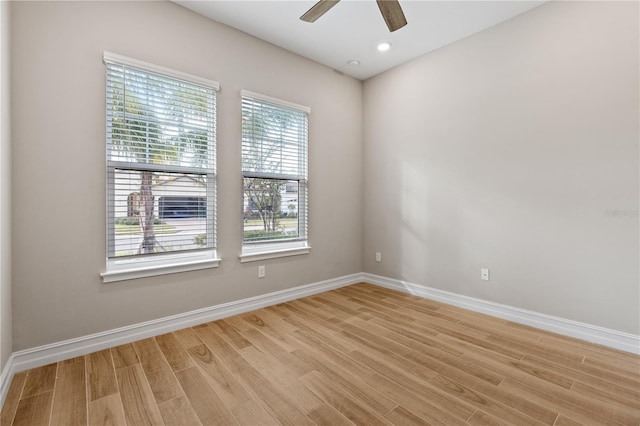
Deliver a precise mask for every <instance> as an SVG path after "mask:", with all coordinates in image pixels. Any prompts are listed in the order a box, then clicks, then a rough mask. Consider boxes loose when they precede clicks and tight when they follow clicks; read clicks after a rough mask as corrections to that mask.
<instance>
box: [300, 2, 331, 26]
mask: <svg viewBox="0 0 640 426" xmlns="http://www.w3.org/2000/svg"><path fill="white" fill-rule="evenodd" d="M339 1H340V0H320V1H319V2H318V3H316V4H314V5H313V7H311V9H309V10H307V11H306V12H305V14H304V15H302V16H301V17H300V19H302V20H303V21H305V22H316V19H318V18H319V17H321V16H322V15H324V14H325V13H327V12H328V11H329V9H331V8H332V7H333V6H335V5H336V4H338V2H339Z"/></svg>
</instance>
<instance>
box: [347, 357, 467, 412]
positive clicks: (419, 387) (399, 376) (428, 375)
mask: <svg viewBox="0 0 640 426" xmlns="http://www.w3.org/2000/svg"><path fill="white" fill-rule="evenodd" d="M353 355H354V357H355V358H356V359H357V360H359V361H360V362H362V363H363V364H366V365H368V366H370V367H371V368H372V369H373V370H374V371H376V373H377V374H378V375H380V376H383V377H384V378H385V379H387V380H389V381H391V382H393V383H395V384H396V385H399V386H402V387H403V388H406V389H408V390H409V391H411V392H413V393H415V394H416V395H420V397H421V398H426V399H427V400H428V401H429V403H430V404H431V405H433V406H434V407H436V408H437V409H439V410H443V411H446V412H448V413H451V414H452V415H453V416H455V417H457V418H459V419H461V420H465V419H468V418H469V417H470V416H471V414H473V412H474V411H475V408H473V407H472V406H471V405H469V404H467V403H465V402H464V401H462V400H460V399H456V398H453V397H451V396H449V395H448V394H447V393H444V392H440V391H439V390H438V389H436V388H434V387H432V386H431V385H430V384H429V380H430V379H432V378H433V377H435V375H436V374H435V373H434V372H432V371H429V370H427V369H424V368H422V366H420V365H418V364H415V363H412V362H407V363H406V365H398V364H395V363H391V362H385V361H381V360H377V359H374V358H373V357H370V356H368V355H366V354H363V353H361V352H358V351H355V352H354V354H353ZM365 381H366V379H365ZM392 399H393V397H392ZM396 402H397V403H399V404H402V403H403V402H404V401H403V400H402V399H396Z"/></svg>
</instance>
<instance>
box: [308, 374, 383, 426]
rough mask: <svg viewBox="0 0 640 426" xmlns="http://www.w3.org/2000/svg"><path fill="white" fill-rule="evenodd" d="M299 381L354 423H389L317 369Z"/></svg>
mask: <svg viewBox="0 0 640 426" xmlns="http://www.w3.org/2000/svg"><path fill="white" fill-rule="evenodd" d="M301 381H302V383H304V385H305V386H306V387H308V388H309V389H310V390H311V391H312V392H313V393H315V394H316V395H318V396H319V397H320V398H322V399H323V400H325V401H326V402H327V403H328V404H329V405H331V406H332V407H333V408H335V409H336V411H338V412H339V413H341V414H342V415H343V416H345V417H346V418H347V419H349V420H350V421H351V422H353V423H355V424H360V425H385V424H389V422H387V421H386V420H384V418H382V417H380V416H378V415H376V414H375V413H373V412H372V410H370V409H369V408H367V407H366V406H364V405H363V404H362V403H361V402H360V401H359V399H358V398H355V397H354V396H353V395H352V394H351V393H350V392H348V391H346V390H344V389H343V388H342V387H340V386H337V385H336V384H335V383H333V382H331V381H330V380H328V379H326V378H325V377H324V376H323V375H321V374H320V373H318V372H317V371H312V372H311V373H309V374H307V375H305V376H303V377H302V378H301ZM393 408H395V407H393ZM385 414H386V413H385Z"/></svg>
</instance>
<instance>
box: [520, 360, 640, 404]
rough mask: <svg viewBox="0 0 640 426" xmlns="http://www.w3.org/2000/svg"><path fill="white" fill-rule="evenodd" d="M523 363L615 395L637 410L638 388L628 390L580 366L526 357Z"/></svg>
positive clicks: (639, 393) (639, 395)
mask: <svg viewBox="0 0 640 426" xmlns="http://www.w3.org/2000/svg"><path fill="white" fill-rule="evenodd" d="M523 361H526V362H530V363H532V364H534V365H540V366H541V367H542V368H545V369H547V370H549V371H553V372H556V373H558V374H563V375H565V376H566V377H569V378H571V379H573V380H575V381H576V382H580V383H583V384H585V385H588V386H591V387H595V388H598V389H602V390H603V391H606V392H608V393H609V394H612V395H615V396H616V397H617V398H619V399H623V400H626V401H629V403H630V404H631V405H630V406H633V407H636V408H638V404H639V403H640V387H639V388H636V389H629V388H628V387H624V386H620V385H619V384H618V383H617V382H615V381H611V380H610V379H611V377H606V375H605V377H602V378H601V377H596V376H593V375H592V374H590V373H593V371H585V370H584V367H583V366H582V364H576V365H573V366H572V367H573V368H570V367H566V366H561V365H558V364H555V363H553V362H550V361H546V360H543V359H540V358H536V357H530V356H529V355H527V356H526V357H524V359H523Z"/></svg>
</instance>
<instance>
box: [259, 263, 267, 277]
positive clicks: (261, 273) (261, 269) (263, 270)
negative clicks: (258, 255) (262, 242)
mask: <svg viewBox="0 0 640 426" xmlns="http://www.w3.org/2000/svg"><path fill="white" fill-rule="evenodd" d="M266 274H267V271H266V268H265V266H264V265H260V266H258V278H264V276H265V275H266Z"/></svg>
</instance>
